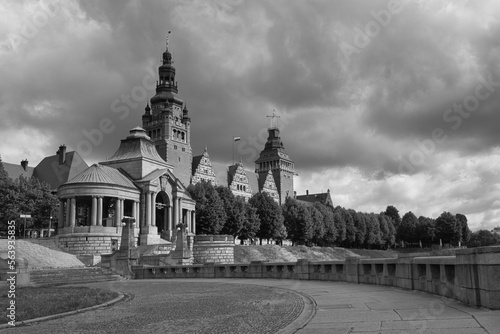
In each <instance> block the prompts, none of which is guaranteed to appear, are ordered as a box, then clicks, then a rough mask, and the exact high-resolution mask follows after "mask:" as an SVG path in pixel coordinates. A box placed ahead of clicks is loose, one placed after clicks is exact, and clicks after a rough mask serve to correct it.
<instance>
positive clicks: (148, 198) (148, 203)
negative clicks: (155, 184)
mask: <svg viewBox="0 0 500 334" xmlns="http://www.w3.org/2000/svg"><path fill="white" fill-rule="evenodd" d="M145 197H146V222H145V223H144V225H145V226H150V225H151V192H149V191H147V192H146V194H145Z"/></svg>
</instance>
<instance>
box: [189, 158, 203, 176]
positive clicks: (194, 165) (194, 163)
mask: <svg viewBox="0 0 500 334" xmlns="http://www.w3.org/2000/svg"><path fill="white" fill-rule="evenodd" d="M202 158H203V154H200V155H197V156H195V157H193V162H192V164H191V167H192V168H191V173H192V174H193V175H194V173H196V169H197V168H198V165H199V164H200V161H201V159H202Z"/></svg>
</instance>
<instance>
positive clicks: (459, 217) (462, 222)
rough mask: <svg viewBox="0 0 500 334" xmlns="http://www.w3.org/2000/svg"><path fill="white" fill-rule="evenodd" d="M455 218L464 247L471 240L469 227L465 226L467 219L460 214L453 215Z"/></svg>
mask: <svg viewBox="0 0 500 334" xmlns="http://www.w3.org/2000/svg"><path fill="white" fill-rule="evenodd" d="M455 218H457V223H458V225H459V228H460V230H461V232H462V233H461V240H460V241H461V242H462V243H463V244H464V245H467V243H468V242H469V240H470V238H471V233H472V232H471V230H470V229H469V225H467V217H466V216H465V215H463V214H461V213H457V214H456V215H455Z"/></svg>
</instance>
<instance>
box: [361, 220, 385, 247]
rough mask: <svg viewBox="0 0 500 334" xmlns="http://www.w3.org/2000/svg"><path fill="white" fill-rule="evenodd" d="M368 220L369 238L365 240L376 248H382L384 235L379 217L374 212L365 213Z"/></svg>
mask: <svg viewBox="0 0 500 334" xmlns="http://www.w3.org/2000/svg"><path fill="white" fill-rule="evenodd" d="M365 220H366V222H367V223H366V235H367V238H366V240H365V245H366V246H367V247H368V248H370V247H375V248H380V246H381V245H382V236H381V232H380V225H379V222H378V218H377V216H376V215H375V214H374V213H370V214H365Z"/></svg>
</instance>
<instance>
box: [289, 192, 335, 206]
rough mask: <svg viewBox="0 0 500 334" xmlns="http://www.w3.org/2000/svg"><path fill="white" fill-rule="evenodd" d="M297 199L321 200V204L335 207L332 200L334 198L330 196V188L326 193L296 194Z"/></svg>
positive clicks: (312, 201)
mask: <svg viewBox="0 0 500 334" xmlns="http://www.w3.org/2000/svg"><path fill="white" fill-rule="evenodd" d="M296 199H297V200H298V201H301V202H308V203H316V202H320V203H321V204H324V205H330V206H332V207H333V202H332V198H331V197H330V190H329V189H328V191H327V192H326V193H318V194H306V195H298V196H296Z"/></svg>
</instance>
